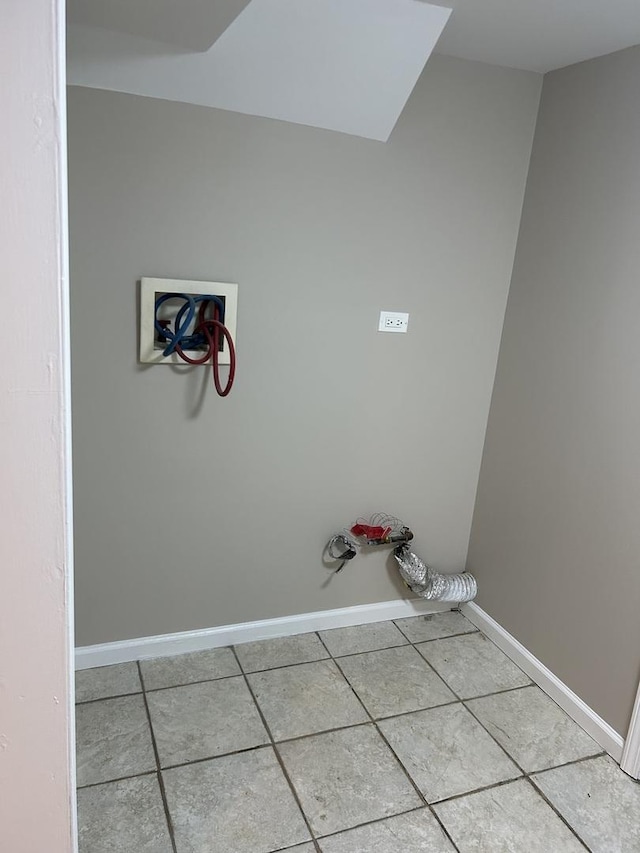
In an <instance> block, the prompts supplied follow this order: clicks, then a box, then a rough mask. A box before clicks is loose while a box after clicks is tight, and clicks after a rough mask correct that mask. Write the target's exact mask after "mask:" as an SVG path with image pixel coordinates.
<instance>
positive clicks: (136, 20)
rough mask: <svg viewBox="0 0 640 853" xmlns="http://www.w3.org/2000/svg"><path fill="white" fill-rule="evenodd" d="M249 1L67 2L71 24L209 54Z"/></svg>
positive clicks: (109, 0) (68, 0)
mask: <svg viewBox="0 0 640 853" xmlns="http://www.w3.org/2000/svg"><path fill="white" fill-rule="evenodd" d="M248 3H249V0H67V20H68V21H69V23H72V24H84V25H85V26H88V27H103V28H104V29H107V30H114V31H115V32H118V33H128V34H129V35H132V36H141V37H142V38H145V39H152V40H153V41H159V42H163V43H165V44H173V45H176V46H177V47H182V48H187V49H188V50H198V51H200V50H208V49H209V48H210V47H211V45H212V44H213V43H214V42H215V41H216V39H217V38H219V36H221V35H222V33H223V32H224V31H225V30H226V29H227V27H228V26H229V24H230V23H231V22H232V21H233V20H234V19H235V18H237V17H238V15H239V14H240V12H242V10H243V9H244V7H245V6H246V5H247V4H248Z"/></svg>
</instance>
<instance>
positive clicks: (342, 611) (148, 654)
mask: <svg viewBox="0 0 640 853" xmlns="http://www.w3.org/2000/svg"><path fill="white" fill-rule="evenodd" d="M450 609H451V605H448V604H443V603H441V604H438V603H437V602H432V601H423V600H422V599H419V598H417V599H407V600H405V599H398V600H396V601H381V602H378V603H377V604H359V605H356V606H355V607H341V608H339V609H337V610H320V611H317V612H316V613H300V614H297V615H295V616H281V617H278V618H275V619H262V620H260V621H257V622H240V623H238V624H236V625H221V626H220V627H218V628H201V629H199V630H196V631H182V632H180V633H177V634H160V635H158V636H155V637H139V638H137V639H133V640H118V641H116V642H113V643H102V644H100V645H95V646H81V647H79V648H77V649H76V669H92V668H93V667H96V666H110V665H111V664H114V663H125V662H126V661H132V660H142V659H144V658H155V657H162V656H165V655H178V654H183V653H185V652H197V651H202V650H203V649H215V648H219V647H220V646H230V645H236V644H238V643H249V642H252V641H254V640H269V639H272V638H274V637H289V636H291V635H292V634H305V633H308V632H310V631H324V630H327V629H329V628H346V627H350V626H351V625H365V624H368V623H370V622H385V621H387V620H388V619H404V618H406V617H407V616H420V615H422V614H425V613H438V612H443V611H445V610H450Z"/></svg>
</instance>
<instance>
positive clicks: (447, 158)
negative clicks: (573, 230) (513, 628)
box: [69, 56, 541, 645]
mask: <svg viewBox="0 0 640 853" xmlns="http://www.w3.org/2000/svg"><path fill="white" fill-rule="evenodd" d="M540 85H541V78H540V77H539V76H538V75H534V74H529V73H526V72H518V71H511V70H505V69H498V68H494V67H491V66H487V65H479V64H475V63H469V62H465V61H461V60H456V59H450V58H446V57H440V56H438V57H434V58H433V59H432V60H431V61H430V62H429V65H428V66H427V70H426V72H425V74H424V75H423V77H422V78H421V80H420V82H419V83H418V85H417V87H416V89H415V91H414V93H413V95H412V97H411V99H410V101H409V103H408V105H407V107H406V109H405V111H404V113H403V115H402V117H401V119H400V122H399V124H398V125H397V127H396V129H395V131H394V133H393V135H392V137H391V141H390V142H389V143H388V144H386V145H383V144H380V143H375V142H370V141H365V140H362V139H358V138H355V137H349V136H344V135H340V134H335V133H329V132H325V131H320V130H314V129H310V128H306V127H300V126H294V125H288V124H285V123H280V122H276V121H269V120H264V119H257V118H251V117H247V116H242V115H237V114H232V113H226V112H221V111H216V110H211V109H206V108H201V107H194V106H188V105H184V104H177V103H169V102H164V101H160V100H152V99H146V98H141V97H135V96H130V95H122V94H116V93H110V92H102V91H94V90H89V89H71V91H70V99H69V144H70V206H71V278H72V282H71V283H72V338H73V406H74V463H75V499H76V515H75V527H76V548H77V550H76V567H77V585H76V598H77V639H78V643H79V644H80V645H83V644H90V643H97V642H102V641H109V640H116V639H120V638H128V637H134V636H142V635H149V634H156V633H162V632H170V631H180V630H186V629H191V628H198V627H203V626H214V625H219V624H228V623H233V622H239V621H246V620H253V619H260V618H269V617H275V616H280V615H287V614H292V613H300V612H306V611H314V610H323V609H326V608H334V607H343V606H348V605H353V604H363V603H368V602H376V601H385V600H389V599H396V598H399V597H402V596H403V595H404V592H403V588H402V587H401V586H400V585H399V584H398V582H397V579H396V571H395V568H394V566H393V565H392V562H391V560H389V559H388V557H387V555H385V554H381V553H376V554H373V555H370V556H367V557H360V558H359V559H358V560H356V561H354V563H352V564H351V565H350V566H349V567H348V569H346V570H345V571H344V572H343V573H342V574H340V575H338V576H337V577H335V578H333V579H332V580H331V581H330V582H329V583H327V582H326V581H327V578H328V573H327V570H326V569H325V568H324V567H323V564H322V561H321V552H322V548H323V545H324V543H325V542H326V540H327V538H328V536H329V534H331V533H332V532H334V531H335V530H337V529H339V528H341V527H342V526H343V525H345V524H348V523H349V522H350V521H352V520H354V519H355V517H356V516H358V515H368V514H370V513H371V512H373V511H376V510H385V511H388V512H392V513H395V514H397V515H399V516H401V517H402V518H404V519H405V520H406V521H407V522H408V523H409V524H410V525H411V526H412V527H413V528H414V530H415V531H416V534H417V546H416V549H417V550H418V551H419V552H420V553H421V554H422V555H423V556H424V557H425V558H428V559H429V560H430V561H431V562H432V563H433V564H434V565H435V566H438V567H440V568H443V569H445V570H453V569H459V568H460V567H461V566H462V565H464V562H465V559H466V554H467V545H468V539H469V531H470V527H471V517H472V511H473V504H474V499H475V491H476V485H477V478H478V472H479V468H480V460H481V454H482V446H483V441H484V433H485V428H486V420H487V416H488V411H489V401H490V394H491V388H492V384H493V379H494V373H495V365H496V360H497V353H498V346H499V337H500V330H501V327H502V321H503V316H504V309H505V305H506V297H507V291H508V286H509V279H510V275H511V271H512V265H513V256H514V252H515V243H516V236H517V229H518V223H519V220H520V213H521V208H522V199H523V194H524V186H525V181H526V173H527V168H528V164H529V156H530V151H531V143H532V139H533V130H534V124H535V117H536V112H537V107H538V101H539V92H540ZM141 276H161V277H162V276H166V277H176V278H187V279H189V278H193V279H205V280H221V281H236V282H238V283H239V288H240V289H239V313H238V339H237V343H238V374H237V381H236V386H235V387H234V389H233V391H232V393H231V395H230V397H228V398H227V399H225V400H221V399H219V398H217V397H216V395H215V394H214V393H212V388H210V387H209V386H208V378H207V377H206V374H205V371H204V369H203V368H198V369H196V370H195V372H192V373H191V374H190V375H184V374H181V373H178V372H174V371H173V369H172V368H170V367H166V366H151V367H149V368H147V369H144V368H141V367H140V366H139V365H138V364H137V360H136V359H137V351H136V347H137V317H136V306H137V295H136V281H137V280H138V279H139V278H140V277H141ZM380 309H386V310H400V311H409V312H410V314H411V319H410V326H409V333H408V334H407V335H402V336H401V335H383V334H379V333H378V332H377V331H376V328H377V320H378V313H379V311H380ZM203 388H204V392H203V390H202V389H203ZM202 393H203V394H204V398H203V399H202V398H201V394H202Z"/></svg>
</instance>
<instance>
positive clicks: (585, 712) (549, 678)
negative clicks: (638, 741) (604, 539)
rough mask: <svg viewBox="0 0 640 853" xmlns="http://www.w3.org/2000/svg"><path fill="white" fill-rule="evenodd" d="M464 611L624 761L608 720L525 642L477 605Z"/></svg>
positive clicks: (620, 742) (619, 741) (620, 744)
mask: <svg viewBox="0 0 640 853" xmlns="http://www.w3.org/2000/svg"><path fill="white" fill-rule="evenodd" d="M461 610H462V612H463V613H464V615H465V616H466V617H467V619H468V620H469V621H470V622H473V624H474V625H475V626H476V628H479V629H480V630H481V631H482V632H483V634H486V635H487V637H488V638H489V639H490V640H493V642H494V643H495V644H496V646H498V648H499V649H501V650H502V651H503V652H504V653H505V654H506V655H507V656H508V657H509V658H511V660H512V661H513V662H514V663H515V664H517V666H519V667H520V669H522V670H523V671H524V672H525V673H526V674H527V675H528V676H529V678H530V679H531V680H532V681H534V682H535V683H536V684H537V685H538V687H540V688H541V690H544V692H545V693H546V694H547V696H550V697H551V698H552V699H553V701H554V702H556V703H557V704H558V705H559V706H560V707H561V708H562V709H563V710H564V711H566V712H567V714H568V715H569V716H570V717H571V718H572V719H574V720H575V721H576V723H578V725H579V726H581V727H582V728H583V729H584V730H585V731H586V732H587V734H589V735H591V737H592V738H593V739H594V740H595V741H596V743H598V744H600V746H601V747H602V748H603V749H604V750H605V752H608V753H609V755H610V756H611V757H612V758H613V759H614V760H615V761H618V762H619V761H620V759H621V757H622V749H623V746H624V739H623V738H622V736H621V735H619V734H618V732H616V731H615V729H613V728H612V727H611V726H610V725H609V724H608V723H607V722H605V720H603V719H602V717H600V716H599V715H598V714H596V712H595V711H594V710H593V709H592V708H590V707H589V706H588V705H587V703H586V702H583V700H582V699H581V698H580V697H579V696H577V695H576V694H575V693H574V692H573V690H571V689H570V688H569V687H567V685H566V684H564V682H562V681H560V679H559V678H558V677H557V676H555V675H554V674H553V673H552V672H551V670H550V669H548V668H547V667H546V666H545V665H544V664H543V663H542V662H541V661H539V660H538V658H537V657H535V655H532V654H531V652H530V651H529V650H528V649H526V648H525V647H524V646H523V645H522V643H520V642H519V641H518V640H516V638H515V637H512V636H511V634H510V633H509V632H508V631H505V629H504V628H503V627H502V626H501V625H499V624H498V623H497V622H496V621H495V620H494V619H492V618H491V616H489V615H488V614H487V613H485V612H484V610H483V609H482V608H481V607H478V605H477V604H474V603H473V602H471V603H469V604H463V605H462V607H461Z"/></svg>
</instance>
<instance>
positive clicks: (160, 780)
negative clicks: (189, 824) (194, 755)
mask: <svg viewBox="0 0 640 853" xmlns="http://www.w3.org/2000/svg"><path fill="white" fill-rule="evenodd" d="M137 666H138V674H139V676H140V683H141V684H142V698H143V700H144V707H145V711H146V712H147V722H148V723H149V731H150V732H151V743H152V745H153V754H154V755H155V759H156V768H157V774H158V785H159V786H160V796H161V797H162V805H163V807H164V815H165V818H166V820H167V829H168V831H169V838H170V839H171V847H172V849H173V853H178V848H177V847H176V838H175V833H174V830H173V821H172V819H171V812H170V811H169V803H168V802H167V792H166V790H165V787H164V779H163V777H162V767H161V766H160V754H159V752H158V744H157V743H156V736H155V732H154V731H153V724H152V722H151V713H150V712H149V703H148V702H147V695H146V693H145V692H144V679H143V677H142V667H141V666H140V661H137Z"/></svg>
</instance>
